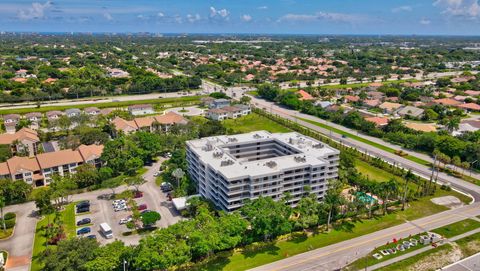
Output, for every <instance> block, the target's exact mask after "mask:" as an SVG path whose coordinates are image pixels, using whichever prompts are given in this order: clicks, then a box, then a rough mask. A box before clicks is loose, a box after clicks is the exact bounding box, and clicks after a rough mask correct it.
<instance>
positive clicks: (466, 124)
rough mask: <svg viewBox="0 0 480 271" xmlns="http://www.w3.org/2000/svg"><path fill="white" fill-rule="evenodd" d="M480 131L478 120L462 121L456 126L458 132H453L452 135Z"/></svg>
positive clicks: (479, 121)
mask: <svg viewBox="0 0 480 271" xmlns="http://www.w3.org/2000/svg"><path fill="white" fill-rule="evenodd" d="M478 130H480V120H464V121H462V122H461V123H460V124H459V125H458V130H456V131H453V133H452V134H453V135H454V136H457V135H461V134H464V133H467V132H476V131H478Z"/></svg>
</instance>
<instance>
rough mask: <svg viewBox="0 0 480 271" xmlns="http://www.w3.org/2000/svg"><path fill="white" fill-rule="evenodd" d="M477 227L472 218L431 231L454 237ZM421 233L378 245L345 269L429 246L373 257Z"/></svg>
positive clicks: (378, 261)
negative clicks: (393, 242) (378, 257)
mask: <svg viewBox="0 0 480 271" xmlns="http://www.w3.org/2000/svg"><path fill="white" fill-rule="evenodd" d="M479 227H480V222H478V221H476V220H473V219H465V220H462V221H459V222H456V223H452V224H449V225H447V226H444V227H440V228H437V229H434V230H432V232H435V233H438V234H440V235H442V236H443V237H446V238H451V237H454V236H457V235H460V234H463V233H466V232H469V231H472V230H474V229H477V228H479ZM421 235H425V233H420V234H417V235H414V236H411V237H406V238H404V239H400V240H398V243H397V244H385V245H383V246H380V247H378V248H376V249H375V250H374V251H372V252H370V253H369V254H368V255H367V256H365V257H362V258H360V259H358V260H356V261H354V262H353V263H351V264H350V265H349V266H348V268H347V270H352V271H353V270H363V269H364V268H365V267H366V266H371V265H375V264H378V263H381V262H384V261H387V260H390V259H393V258H396V257H399V256H401V255H404V254H407V253H410V252H413V251H415V250H417V249H420V248H423V247H426V246H429V244H428V245H422V244H420V243H418V244H417V245H416V246H414V247H411V248H409V249H406V250H404V251H397V253H396V254H390V255H382V258H381V259H379V260H377V259H375V258H374V257H373V254H375V253H379V254H381V253H380V251H381V250H384V249H388V248H394V247H396V246H397V245H398V244H401V243H402V242H403V241H408V240H410V239H411V238H414V239H416V240H417V241H418V240H420V239H419V237H420V236H421Z"/></svg>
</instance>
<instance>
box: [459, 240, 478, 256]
mask: <svg viewBox="0 0 480 271" xmlns="http://www.w3.org/2000/svg"><path fill="white" fill-rule="evenodd" d="M462 249H463V252H464V254H466V256H470V255H473V254H475V253H477V252H478V251H480V240H472V241H470V242H468V243H467V244H466V245H465V247H462Z"/></svg>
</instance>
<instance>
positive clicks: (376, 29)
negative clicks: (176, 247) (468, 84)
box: [0, 0, 480, 36]
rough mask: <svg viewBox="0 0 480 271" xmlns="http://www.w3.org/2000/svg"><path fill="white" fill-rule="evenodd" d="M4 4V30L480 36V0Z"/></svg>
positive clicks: (0, 10)
mask: <svg viewBox="0 0 480 271" xmlns="http://www.w3.org/2000/svg"><path fill="white" fill-rule="evenodd" d="M339 2H340V1H325V0H317V1H307V0H276V1H274V0H263V1H262V0H260V1H259V0H242V1H229V0H215V1H200V0H195V1H194V0H191V1H182V0H180V1H169V0H136V1H115V0H83V1H79V0H68V1H67V0H58V1H46V0H41V1H31V0H29V1H27V0H15V1H13V0H2V1H1V3H0V31H12V32H13V31H15V32H16V31H18V32H152V33H253V34H255V33H258V34H353V35H355V34H357V35H366V34H392V35H412V34H415V35H469V36H476V35H480V30H479V29H480V4H479V0H407V1H397V0H392V1H385V0H365V1H359V0H343V1H341V3H339Z"/></svg>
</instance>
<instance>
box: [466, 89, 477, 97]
mask: <svg viewBox="0 0 480 271" xmlns="http://www.w3.org/2000/svg"><path fill="white" fill-rule="evenodd" d="M465 94H467V95H470V96H479V95H480V91H476V90H467V91H465Z"/></svg>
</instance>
